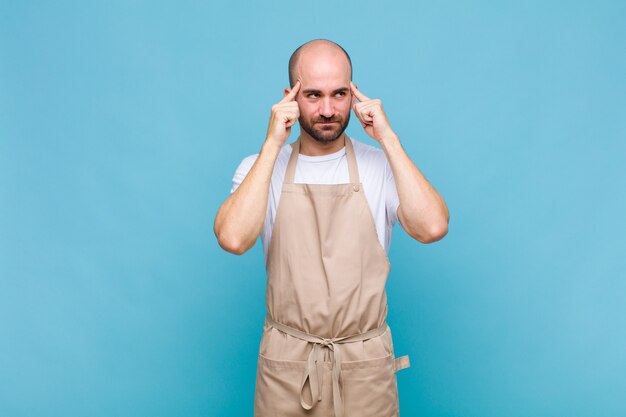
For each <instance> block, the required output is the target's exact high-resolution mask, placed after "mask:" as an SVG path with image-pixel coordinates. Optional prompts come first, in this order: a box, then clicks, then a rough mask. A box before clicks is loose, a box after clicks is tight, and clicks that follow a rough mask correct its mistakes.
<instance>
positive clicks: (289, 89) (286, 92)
mask: <svg viewBox="0 0 626 417" xmlns="http://www.w3.org/2000/svg"><path fill="white" fill-rule="evenodd" d="M290 92H291V88H288V87H285V91H284V95H283V97H285V96H286V95H287V94H289V93H290Z"/></svg>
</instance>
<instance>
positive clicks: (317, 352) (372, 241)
mask: <svg viewBox="0 0 626 417" xmlns="http://www.w3.org/2000/svg"><path fill="white" fill-rule="evenodd" d="M344 138H345V147H346V156H347V160H348V170H349V173H350V182H349V183H346V184H299V183H294V182H293V181H294V177H295V170H296V163H297V161H298V155H299V153H300V138H298V140H296V142H294V143H293V144H292V147H293V149H292V152H291V156H290V158H289V163H288V165H287V171H286V173H285V180H284V183H283V187H282V192H281V196H280V200H279V203H278V208H277V211H276V217H275V219H274V226H273V230H272V236H271V238H270V243H269V245H270V246H269V251H268V256H267V263H266V269H267V287H266V310H267V316H266V318H265V323H264V325H263V335H262V337H261V343H260V347H259V357H258V363H257V374H256V386H255V395H254V416H255V417H305V416H319V417H330V416H334V417H370V416H371V417H392V416H399V401H398V389H397V379H396V374H395V373H396V371H398V370H400V369H404V368H407V367H409V366H410V363H409V357H408V355H405V356H402V357H399V358H396V357H395V355H394V350H393V340H392V335H391V329H390V328H389V326H388V325H387V323H386V317H387V295H386V292H385V284H386V282H387V276H388V274H389V270H390V268H391V264H390V263H389V259H388V257H387V252H386V251H385V249H384V248H383V247H382V245H381V244H380V241H379V240H378V236H377V234H376V227H375V223H374V218H373V217H372V213H371V210H370V208H369V205H368V203H367V199H366V197H365V194H364V193H363V188H362V187H363V185H362V184H361V183H360V180H359V172H358V167H357V163H356V157H355V154H354V149H353V145H352V142H351V140H350V139H349V138H348V137H347V136H345V135H344Z"/></svg>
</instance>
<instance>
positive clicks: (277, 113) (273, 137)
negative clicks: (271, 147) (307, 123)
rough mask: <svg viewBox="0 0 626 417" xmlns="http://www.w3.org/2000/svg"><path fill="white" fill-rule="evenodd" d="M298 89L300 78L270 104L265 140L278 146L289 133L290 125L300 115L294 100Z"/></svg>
mask: <svg viewBox="0 0 626 417" xmlns="http://www.w3.org/2000/svg"><path fill="white" fill-rule="evenodd" d="M299 90H300V80H298V81H296V84H295V85H294V86H293V88H292V89H291V91H290V92H289V94H287V95H286V96H285V97H283V99H282V100H281V101H279V102H278V103H276V104H274V105H273V106H272V113H271V116H270V123H269V127H268V128H267V138H266V141H272V142H274V143H275V144H276V145H278V146H279V147H280V146H283V144H284V143H285V141H286V140H287V138H288V137H289V135H290V134H291V126H293V125H294V124H296V121H297V120H298V118H299V117H300V109H299V107H298V102H297V101H295V98H296V95H297V94H298V91H299Z"/></svg>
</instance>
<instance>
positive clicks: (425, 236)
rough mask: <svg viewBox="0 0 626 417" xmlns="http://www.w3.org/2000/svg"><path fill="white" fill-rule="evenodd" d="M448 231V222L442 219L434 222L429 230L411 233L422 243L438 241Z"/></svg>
mask: <svg viewBox="0 0 626 417" xmlns="http://www.w3.org/2000/svg"><path fill="white" fill-rule="evenodd" d="M447 233H448V222H447V221H442V222H439V223H435V224H432V225H431V226H430V227H429V228H428V229H427V230H424V229H422V230H419V231H416V230H414V231H411V233H409V235H411V237H412V238H413V239H415V240H417V241H418V242H421V243H433V242H437V241H439V240H441V239H443V237H444V236H445V235H446V234H447Z"/></svg>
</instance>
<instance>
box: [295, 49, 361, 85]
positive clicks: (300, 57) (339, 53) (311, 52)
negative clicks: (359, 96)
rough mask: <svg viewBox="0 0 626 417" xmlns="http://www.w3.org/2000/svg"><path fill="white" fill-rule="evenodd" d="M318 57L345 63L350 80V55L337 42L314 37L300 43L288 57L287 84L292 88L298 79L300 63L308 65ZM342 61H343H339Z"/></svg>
mask: <svg viewBox="0 0 626 417" xmlns="http://www.w3.org/2000/svg"><path fill="white" fill-rule="evenodd" d="M320 59H326V60H327V61H328V60H330V62H333V61H334V62H339V63H340V64H344V65H345V64H347V68H348V69H349V71H350V80H352V60H350V55H348V53H347V52H346V51H345V49H343V48H342V47H341V46H340V45H339V44H337V43H335V42H332V41H329V40H327V39H314V40H312V41H309V42H307V43H305V44H303V45H300V47H298V49H296V50H295V51H294V52H293V54H291V58H289V86H290V87H292V88H293V86H294V84H295V83H296V81H297V80H298V76H299V74H300V72H301V65H304V66H308V65H311V64H312V63H316V62H319V60H320ZM341 61H343V62H341Z"/></svg>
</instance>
